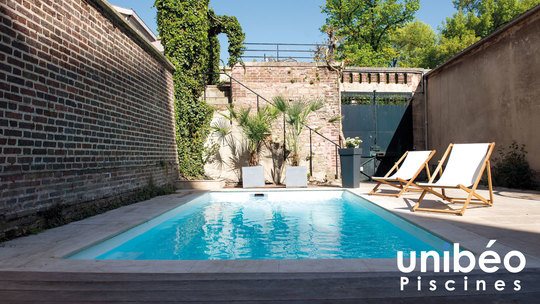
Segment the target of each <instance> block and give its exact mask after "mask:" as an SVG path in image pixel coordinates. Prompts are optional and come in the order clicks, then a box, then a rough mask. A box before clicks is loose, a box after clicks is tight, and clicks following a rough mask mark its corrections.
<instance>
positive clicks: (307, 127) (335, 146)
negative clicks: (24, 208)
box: [204, 72, 341, 179]
mask: <svg viewBox="0 0 540 304" xmlns="http://www.w3.org/2000/svg"><path fill="white" fill-rule="evenodd" d="M219 74H220V75H225V76H226V77H227V78H228V79H229V86H230V90H231V91H230V92H231V97H230V98H231V100H232V95H233V94H232V83H233V82H234V83H237V84H238V85H240V86H241V87H243V88H244V89H246V90H248V91H249V92H251V93H252V94H254V95H255V96H256V97H257V111H259V100H262V101H264V102H266V103H268V104H270V105H272V106H275V104H274V102H273V101H271V100H268V99H266V98H265V97H263V96H262V95H261V94H259V93H257V92H255V91H254V90H252V89H251V88H249V87H248V86H246V85H245V84H243V83H242V82H240V81H239V80H237V79H236V78H234V77H232V76H231V75H229V74H227V73H225V72H219ZM207 76H210V77H212V76H213V74H209V75H207ZM206 79H209V78H205V79H204V81H205V82H204V83H206ZM204 98H205V99H206V86H205V90H204ZM286 125H287V121H286V115H285V113H283V147H285V144H286V140H287V133H286V132H287V131H286V129H287V128H286ZM303 126H304V127H305V128H306V129H308V130H309V174H310V176H313V140H312V133H315V134H317V135H318V136H319V137H321V138H322V139H324V140H325V141H327V142H329V143H331V144H332V145H333V146H334V148H335V167H336V175H335V177H336V179H337V178H338V177H339V166H338V165H339V163H338V155H339V153H338V149H339V148H341V138H340V139H339V143H336V142H335V141H333V140H331V139H329V138H328V137H326V136H324V135H323V134H321V133H319V131H317V130H315V129H313V128H312V127H310V126H308V125H306V124H303ZM283 156H284V160H286V158H287V156H286V155H285V153H284V155H283Z"/></svg>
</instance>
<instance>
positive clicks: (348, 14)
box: [321, 0, 420, 66]
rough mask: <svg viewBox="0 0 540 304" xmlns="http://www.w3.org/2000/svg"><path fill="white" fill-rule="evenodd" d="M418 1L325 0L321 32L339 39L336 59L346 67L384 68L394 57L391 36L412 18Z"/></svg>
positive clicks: (418, 5)
mask: <svg viewBox="0 0 540 304" xmlns="http://www.w3.org/2000/svg"><path fill="white" fill-rule="evenodd" d="M419 7H420V3H419V0H403V1H398V0H327V1H326V4H325V6H324V7H323V10H322V11H323V13H325V14H326V15H327V18H326V22H325V24H324V25H323V26H322V28H321V31H323V32H325V33H331V34H332V35H335V36H336V37H337V38H338V40H339V45H338V48H337V54H336V55H337V56H336V58H337V59H339V60H344V61H345V62H346V64H348V65H360V66H374V65H377V66H386V65H388V64H389V63H390V62H391V61H392V60H393V59H394V58H395V56H396V55H397V54H396V52H395V49H394V48H392V46H391V44H390V37H391V33H392V32H393V31H395V30H396V29H398V28H400V27H401V26H403V25H404V24H406V23H407V22H410V21H412V20H413V19H414V14H415V13H416V11H417V10H418V9H419Z"/></svg>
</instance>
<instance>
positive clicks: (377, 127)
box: [373, 90, 379, 146]
mask: <svg viewBox="0 0 540 304" xmlns="http://www.w3.org/2000/svg"><path fill="white" fill-rule="evenodd" d="M377 120H378V119H377V90H373V122H374V126H375V139H374V140H373V144H374V145H375V146H376V145H377V136H378V134H379V124H378V121H377Z"/></svg>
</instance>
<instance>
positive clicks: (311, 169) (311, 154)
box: [309, 129, 313, 176]
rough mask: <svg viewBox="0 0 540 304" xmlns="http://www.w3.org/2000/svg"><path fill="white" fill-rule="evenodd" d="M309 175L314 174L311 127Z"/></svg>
mask: <svg viewBox="0 0 540 304" xmlns="http://www.w3.org/2000/svg"><path fill="white" fill-rule="evenodd" d="M309 176H313V146H312V140H311V129H309Z"/></svg>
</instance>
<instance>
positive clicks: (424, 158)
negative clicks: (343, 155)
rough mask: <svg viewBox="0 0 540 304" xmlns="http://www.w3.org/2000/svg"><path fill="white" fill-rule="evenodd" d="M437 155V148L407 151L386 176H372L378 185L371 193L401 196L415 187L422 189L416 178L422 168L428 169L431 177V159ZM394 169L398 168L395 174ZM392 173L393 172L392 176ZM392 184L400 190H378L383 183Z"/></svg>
mask: <svg viewBox="0 0 540 304" xmlns="http://www.w3.org/2000/svg"><path fill="white" fill-rule="evenodd" d="M433 155H435V150H431V151H407V152H405V154H403V156H402V157H401V158H400V159H399V160H398V161H397V162H396V163H395V164H394V166H393V167H392V168H391V169H390V171H388V173H386V175H385V176H384V177H372V179H373V180H375V181H376V182H377V185H376V186H375V188H373V190H371V192H370V193H369V195H382V196H395V197H399V196H400V195H402V194H403V193H405V192H407V191H412V190H413V189H416V190H420V191H421V190H422V189H420V188H419V187H418V186H416V184H415V183H414V180H415V179H416V178H417V177H418V175H419V174H420V172H422V170H424V169H425V170H426V172H427V175H428V178H431V175H430V173H429V166H428V162H429V160H430V159H431V158H432V157H433ZM394 170H397V171H396V172H395V173H394V174H392V172H394ZM390 174H392V175H391V176H390ZM382 184H385V185H388V186H392V187H394V188H398V189H399V190H400V191H399V192H397V193H380V192H377V190H378V189H379V187H380V186H381V185H382Z"/></svg>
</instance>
